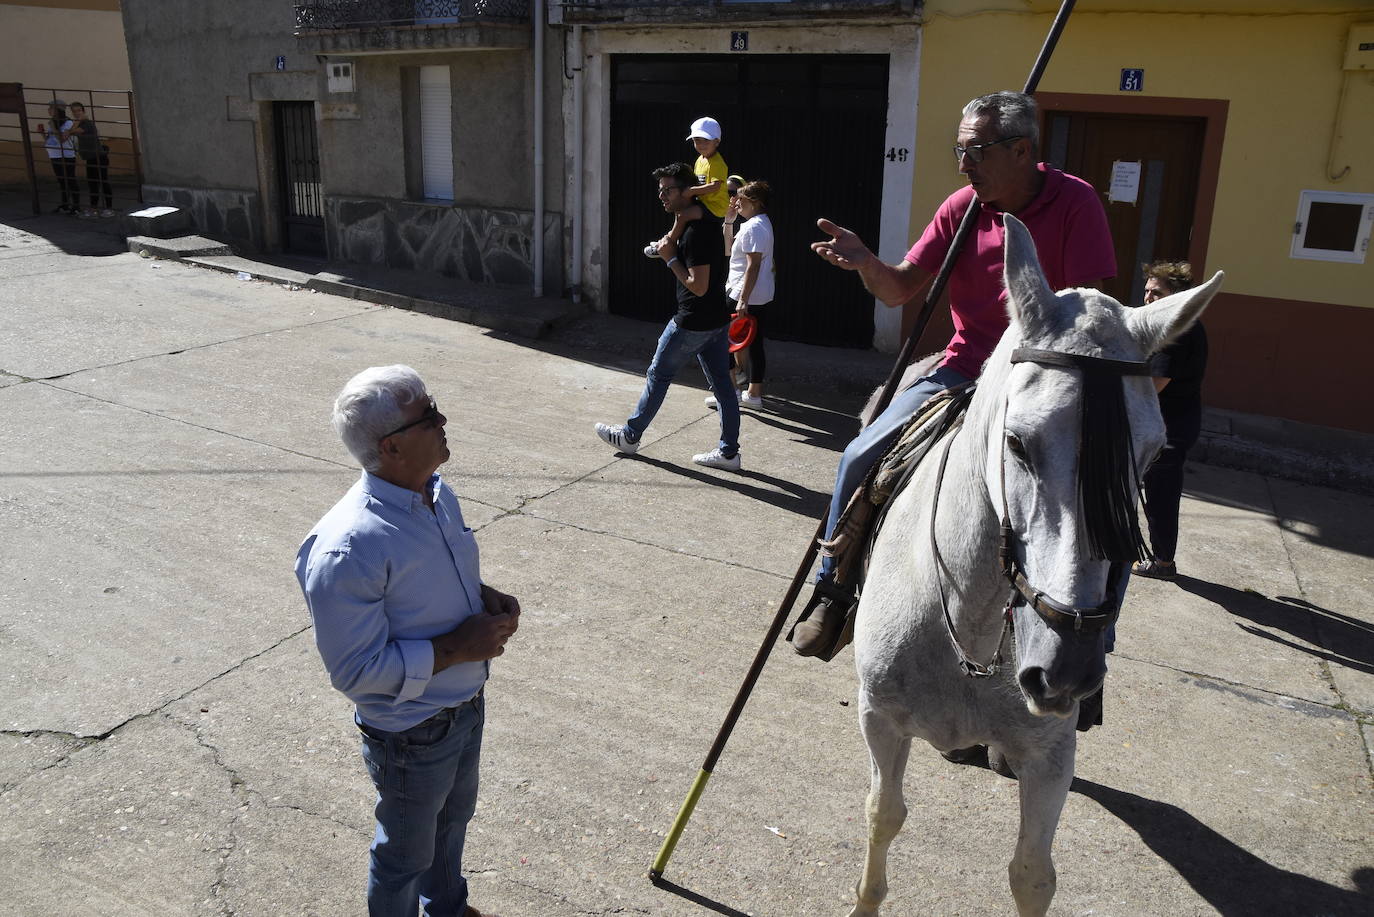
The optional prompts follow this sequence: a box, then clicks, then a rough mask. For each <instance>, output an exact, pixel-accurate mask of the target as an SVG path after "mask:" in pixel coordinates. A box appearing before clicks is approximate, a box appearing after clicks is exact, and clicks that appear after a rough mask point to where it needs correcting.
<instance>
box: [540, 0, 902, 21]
mask: <svg viewBox="0 0 1374 917" xmlns="http://www.w3.org/2000/svg"><path fill="white" fill-rule="evenodd" d="M922 5H923V3H922V0H550V6H551V7H552V8H553V10H554V19H555V21H559V20H561V21H562V22H569V23H594V22H603V23H609V22H643V23H652V22H662V23H670V22H701V21H716V22H728V21H732V20H756V19H770V20H771V19H837V18H863V19H867V18H873V17H884V18H894V17H895V18H909V17H911V16H913V15H914V13H915V12H916V11H917V10H918V9H919V8H920V7H921V6H922Z"/></svg>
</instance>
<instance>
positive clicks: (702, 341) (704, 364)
mask: <svg viewBox="0 0 1374 917" xmlns="http://www.w3.org/2000/svg"><path fill="white" fill-rule="evenodd" d="M729 327H730V326H729V325H722V326H721V327H719V328H715V329H713V330H711V331H687V330H685V329H683V328H679V327H678V324H677V322H676V321H675V320H673V319H669V320H668V325H667V327H665V328H664V329H663V334H662V335H661V336H660V337H659V339H658V349H657V350H655V351H654V359H653V362H652V363H650V364H649V372H648V373H647V374H646V376H645V379H644V393H643V394H641V395H640V396H639V405H638V406H637V407H636V408H635V412H634V414H633V415H632V416H631V417H630V419H629V420H627V421H625V426H627V427H629V428H630V432H631V433H633V434H634V438H635V439H636V440H637V439H639V438H640V437H641V436H643V435H644V431H645V430H647V429H649V424H650V423H651V422H652V421H653V419H654V415H655V414H657V413H658V409H659V408H661V407H662V406H663V398H664V396H666V395H667V394H668V386H669V385H671V384H672V382H673V377H674V376H676V375H677V373H678V370H680V369H682V367H683V365H684V364H685V363H686V362H687V361H688V360H690V359H691V358H692V357H696V358H697V362H698V363H700V364H701V371H702V372H704V373H705V374H706V381H707V383H709V384H710V386H711V392H712V394H714V395H715V396H716V404H717V406H718V407H719V409H720V451H721V452H722V453H723V454H724V455H726V456H732V455H734V454H735V453H736V452H738V451H739V394H738V393H737V392H736V391H735V386H734V385H733V381H732V380H731V378H730V339H729V337H728V332H729Z"/></svg>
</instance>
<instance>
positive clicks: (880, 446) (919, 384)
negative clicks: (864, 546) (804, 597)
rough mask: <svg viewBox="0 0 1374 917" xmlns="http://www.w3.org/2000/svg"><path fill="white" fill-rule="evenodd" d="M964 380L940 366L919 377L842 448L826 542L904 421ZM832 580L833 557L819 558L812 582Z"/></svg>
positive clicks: (826, 524) (827, 524)
mask: <svg viewBox="0 0 1374 917" xmlns="http://www.w3.org/2000/svg"><path fill="white" fill-rule="evenodd" d="M968 381H969V380H968V378H967V377H966V376H964V375H963V374H962V373H957V372H955V371H954V370H952V369H949V368H948V367H945V366H941V367H940V368H939V369H937V370H935V372H933V373H931V374H930V375H928V376H922V377H921V378H919V379H917V380H916V383H915V384H914V385H912V386H911V388H909V389H906V390H905V391H901V392H898V393H897V394H896V395H893V396H892V403H891V404H889V405H888V406H887V410H886V411H883V412H882V413H881V414H879V415H878V416H877V417H875V418H873V422H872V423H871V424H869V425H868V426H866V427H864V428H863V429H862V430H861V431H859V435H858V436H856V437H854V440H853V442H851V443H850V444H849V445H848V446H845V449H844V455H842V456H840V468H839V470H838V471H836V472H835V493H834V495H833V496H831V498H830V514H829V515H828V516H826V517H825V537H826V539H827V540H828V539H830V538H832V537H834V535H835V523H836V522H837V521H838V520H839V518H840V514H841V513H843V512H844V508H845V507H846V506H848V505H849V501H850V498H852V497H853V496H854V491H856V490H858V489H859V485H860V484H862V483H863V481H864V478H865V477H866V476H867V475H868V472H869V469H871V468H872V467H873V465H874V463H875V462H877V461H878V459H880V458H882V455H883V453H884V452H885V451H887V448H888V446H891V445H892V443H893V441H894V440H896V438H897V434H899V433H901V432H902V427H904V426H906V422H907V421H908V420H910V419H911V418H912V417H913V416H914V415H915V414H916V412H917V411H919V410H920V409H921V405H923V404H925V403H926V402H927V401H929V400H930V396H931V395H934V394H935V393H936V392H939V391H943V390H944V389H947V388H949V387H950V386H952V385H959V384H961V383H964V382H968ZM834 577H835V558H833V557H824V556H823V557H821V572H820V573H819V575H817V577H816V579H817V580H822V579H825V580H830V579H834Z"/></svg>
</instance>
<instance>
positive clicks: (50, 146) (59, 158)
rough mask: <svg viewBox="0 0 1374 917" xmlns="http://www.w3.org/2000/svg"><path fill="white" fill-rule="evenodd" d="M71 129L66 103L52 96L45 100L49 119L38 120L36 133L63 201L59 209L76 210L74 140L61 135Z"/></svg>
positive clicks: (63, 211)
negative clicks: (49, 99) (46, 154)
mask: <svg viewBox="0 0 1374 917" xmlns="http://www.w3.org/2000/svg"><path fill="white" fill-rule="evenodd" d="M71 129H72V122H71V120H70V119H68V118H67V103H66V102H64V101H62V100H61V99H53V100H52V101H51V102H49V103H48V120H47V122H42V121H40V122H39V123H38V133H40V134H42V135H43V145H44V146H45V147H46V148H47V150H48V164H49V165H51V166H52V171H53V174H54V175H56V176H57V186H58V187H59V188H60V189H61V190H62V204H61V205H60V206H59V207H58V208H57V212H58V213H76V210H77V207H78V206H80V204H81V192H80V191H79V190H77V187H76V141H75V140H69V139H64V138H66V136H67V135H66V132H67V131H69V130H71Z"/></svg>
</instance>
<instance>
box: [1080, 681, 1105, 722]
mask: <svg viewBox="0 0 1374 917" xmlns="http://www.w3.org/2000/svg"><path fill="white" fill-rule="evenodd" d="M1105 687H1106V685H1103V688H1105ZM1101 725H1102V688H1098V689H1097V691H1096V692H1095V693H1093V694H1089V695H1088V696H1087V697H1085V698H1083V699H1082V700H1081V701H1079V702H1078V731H1079V732H1087V731H1088V730H1089V729H1091V728H1093V727H1094V726H1101Z"/></svg>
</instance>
